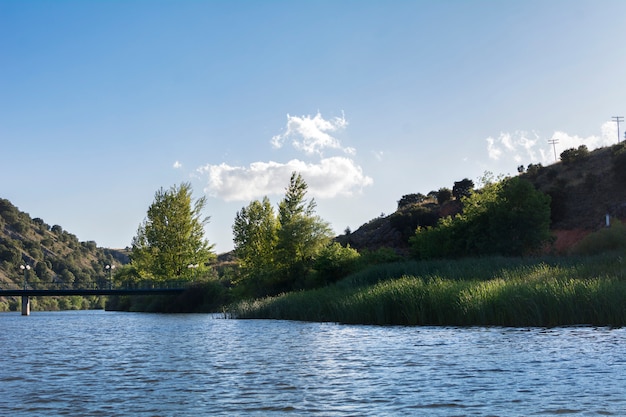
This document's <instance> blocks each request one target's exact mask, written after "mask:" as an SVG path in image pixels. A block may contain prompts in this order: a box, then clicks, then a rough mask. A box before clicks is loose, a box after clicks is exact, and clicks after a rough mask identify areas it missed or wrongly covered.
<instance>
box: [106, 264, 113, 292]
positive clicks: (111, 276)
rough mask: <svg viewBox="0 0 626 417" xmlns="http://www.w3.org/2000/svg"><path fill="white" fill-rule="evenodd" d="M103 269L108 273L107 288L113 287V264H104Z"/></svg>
mask: <svg viewBox="0 0 626 417" xmlns="http://www.w3.org/2000/svg"><path fill="white" fill-rule="evenodd" d="M104 269H106V270H107V272H108V273H109V289H113V270H114V269H115V265H106V266H105V267H104Z"/></svg>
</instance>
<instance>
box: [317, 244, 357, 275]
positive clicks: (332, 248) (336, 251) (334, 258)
mask: <svg viewBox="0 0 626 417" xmlns="http://www.w3.org/2000/svg"><path fill="white" fill-rule="evenodd" d="M359 257H360V256H359V252H357V251H356V249H352V248H351V247H350V246H349V245H348V246H346V247H344V246H341V245H340V244H339V243H337V242H333V243H331V244H330V245H326V246H325V247H324V248H322V250H321V251H320V252H319V254H318V255H317V258H316V260H315V271H316V275H317V276H318V282H317V283H316V284H317V285H322V284H329V283H332V282H336V281H338V280H340V279H341V278H343V277H346V276H347V275H349V274H350V273H352V272H354V271H355V269H356V267H357V265H358V261H359Z"/></svg>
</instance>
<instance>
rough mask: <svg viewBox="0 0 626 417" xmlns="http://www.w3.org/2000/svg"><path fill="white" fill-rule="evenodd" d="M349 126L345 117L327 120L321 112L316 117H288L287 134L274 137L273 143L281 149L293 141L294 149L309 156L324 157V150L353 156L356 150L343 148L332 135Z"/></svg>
mask: <svg viewBox="0 0 626 417" xmlns="http://www.w3.org/2000/svg"><path fill="white" fill-rule="evenodd" d="M347 125H348V122H347V121H346V118H345V117H344V116H342V117H335V118H333V119H331V120H325V119H324V118H323V117H322V115H321V114H320V113H319V112H318V113H317V114H316V115H315V116H314V117H311V116H308V115H307V116H302V117H298V116H290V115H287V127H286V130H285V132H284V133H282V134H280V135H276V136H274V137H272V140H271V143H272V146H273V147H274V148H281V147H282V146H283V144H284V143H285V140H287V139H291V144H292V145H293V147H294V148H296V149H298V150H300V151H303V152H305V153H306V154H308V155H313V154H318V155H320V156H322V155H323V151H324V149H340V150H342V151H343V152H345V153H347V154H349V155H353V154H354V153H355V152H356V150H355V149H354V148H350V147H343V146H342V145H341V142H340V141H339V140H338V139H337V138H335V137H333V136H331V135H330V133H332V132H335V131H338V130H341V129H344V128H345V127H346V126H347Z"/></svg>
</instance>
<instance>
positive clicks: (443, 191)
mask: <svg viewBox="0 0 626 417" xmlns="http://www.w3.org/2000/svg"><path fill="white" fill-rule="evenodd" d="M451 198H452V191H450V189H449V188H445V187H443V188H440V189H439V191H437V204H439V205H442V204H443V203H445V202H447V201H450V199H451Z"/></svg>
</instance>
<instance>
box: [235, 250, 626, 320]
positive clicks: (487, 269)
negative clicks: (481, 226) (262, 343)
mask: <svg viewBox="0 0 626 417" xmlns="http://www.w3.org/2000/svg"><path fill="white" fill-rule="evenodd" d="M623 255H624V254H623V252H621V253H612V254H604V255H598V256H593V257H567V258H542V259H536V258H532V259H518V258H516V259H507V258H483V259H466V260H458V261H433V262H407V263H398V264H389V265H381V266H378V267H375V268H370V269H368V270H365V271H362V272H360V273H358V274H355V275H352V276H350V277H348V278H346V279H344V280H343V281H341V282H339V283H337V284H336V285H334V286H331V287H327V288H323V289H319V290H314V291H303V292H298V293H289V294H285V295H282V296H278V297H271V298H266V299H261V300H254V301H242V302H239V303H237V304H235V305H233V306H232V307H231V309H230V312H231V314H232V316H234V317H238V318H272V319H289V320H306V321H332V322H340V323H358V324H380V325H501V326H560V325H575V324H590V325H602V326H604V325H609V326H623V325H626V260H625V259H624V257H623Z"/></svg>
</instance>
